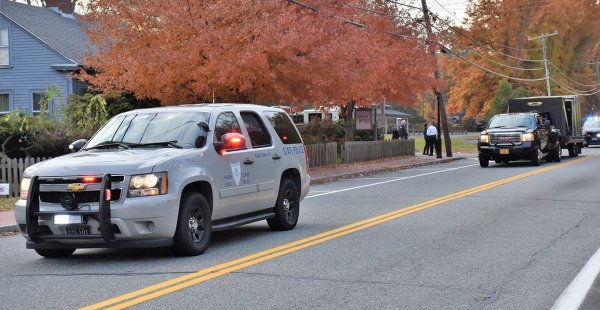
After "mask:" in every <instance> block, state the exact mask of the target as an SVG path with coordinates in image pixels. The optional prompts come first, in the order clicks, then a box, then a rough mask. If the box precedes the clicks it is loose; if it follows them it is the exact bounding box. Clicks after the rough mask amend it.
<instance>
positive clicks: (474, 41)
mask: <svg viewBox="0 0 600 310" xmlns="http://www.w3.org/2000/svg"><path fill="white" fill-rule="evenodd" d="M386 1H389V0H386ZM431 14H433V15H435V16H436V17H437V18H438V19H439V20H440V21H441V22H442V23H444V24H446V25H447V26H448V27H449V28H450V29H452V30H453V31H454V32H455V33H458V34H460V35H461V36H463V37H465V38H467V39H468V40H469V41H471V42H473V43H475V44H477V45H479V46H481V47H483V48H486V49H488V50H490V51H492V52H494V53H498V54H500V55H502V56H505V57H508V58H512V59H516V60H520V61H526V62H544V60H538V59H525V58H520V57H515V56H512V55H508V54H505V53H502V52H500V51H498V50H497V49H496V48H490V47H489V46H486V45H484V44H482V43H480V42H479V41H477V40H475V39H473V38H471V37H470V36H468V35H466V34H464V33H463V32H462V31H459V30H457V29H456V28H455V27H453V26H452V25H450V24H448V22H446V21H444V20H443V19H441V18H440V17H439V16H438V15H436V14H435V13H431Z"/></svg>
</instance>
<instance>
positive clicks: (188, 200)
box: [173, 193, 212, 256]
mask: <svg viewBox="0 0 600 310" xmlns="http://www.w3.org/2000/svg"><path fill="white" fill-rule="evenodd" d="M211 235H212V218H211V212H210V207H209V205H208V202H207V201H206V199H205V198H204V196H202V195H201V194H198V193H189V194H187V195H185V196H184V197H183V198H182V200H181V205H180V207H179V217H178V219H177V229H176V230H175V236H174V237H173V249H174V250H175V252H177V254H179V255H183V256H196V255H200V254H202V253H204V251H206V249H207V248H208V245H209V243H210V237H211Z"/></svg>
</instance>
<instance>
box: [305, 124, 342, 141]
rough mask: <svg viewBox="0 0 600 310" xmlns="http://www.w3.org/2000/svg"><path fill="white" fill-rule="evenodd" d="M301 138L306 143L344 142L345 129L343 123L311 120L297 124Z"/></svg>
mask: <svg viewBox="0 0 600 310" xmlns="http://www.w3.org/2000/svg"><path fill="white" fill-rule="evenodd" d="M298 130H299V131H300V135H301V136H302V140H304V143H306V144H317V143H328V142H337V143H342V142H344V137H345V136H346V130H345V129H344V126H343V125H340V124H338V123H334V122H332V121H330V120H324V121H312V122H310V123H308V124H301V125H299V126H298Z"/></svg>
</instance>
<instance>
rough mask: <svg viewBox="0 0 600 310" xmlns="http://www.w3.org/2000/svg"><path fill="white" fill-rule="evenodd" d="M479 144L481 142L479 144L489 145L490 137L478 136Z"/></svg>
mask: <svg viewBox="0 0 600 310" xmlns="http://www.w3.org/2000/svg"><path fill="white" fill-rule="evenodd" d="M479 142H481V143H490V136H489V135H480V136H479Z"/></svg>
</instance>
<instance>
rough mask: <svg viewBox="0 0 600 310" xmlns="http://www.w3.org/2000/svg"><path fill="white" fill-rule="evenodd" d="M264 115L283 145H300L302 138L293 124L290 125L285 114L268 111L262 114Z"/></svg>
mask: <svg viewBox="0 0 600 310" xmlns="http://www.w3.org/2000/svg"><path fill="white" fill-rule="evenodd" d="M264 114H265V116H266V117H267V118H268V119H269V122H271V125H273V128H275V132H277V135H278V136H279V139H281V142H283V144H301V143H302V138H300V135H299V134H298V131H297V130H296V126H294V123H292V121H291V120H290V117H289V116H288V115H287V114H285V113H283V112H270V111H267V112H264Z"/></svg>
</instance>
